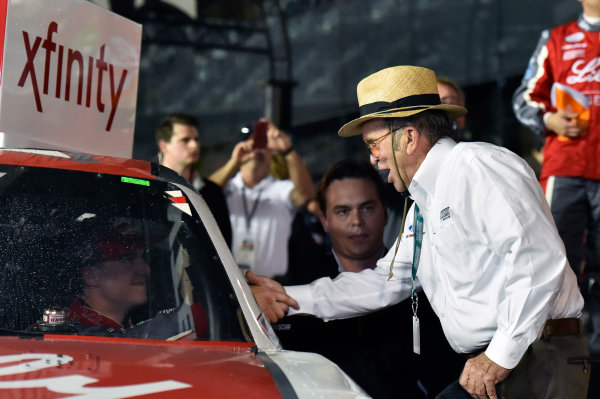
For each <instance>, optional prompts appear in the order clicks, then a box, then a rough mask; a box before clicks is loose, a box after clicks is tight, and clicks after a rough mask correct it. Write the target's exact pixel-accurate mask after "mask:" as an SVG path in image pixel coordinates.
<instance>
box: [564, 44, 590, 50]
mask: <svg viewBox="0 0 600 399" xmlns="http://www.w3.org/2000/svg"><path fill="white" fill-rule="evenodd" d="M585 47H587V43H575V44H564V45H562V46H561V48H560V49H561V50H573V49H574V48H585Z"/></svg>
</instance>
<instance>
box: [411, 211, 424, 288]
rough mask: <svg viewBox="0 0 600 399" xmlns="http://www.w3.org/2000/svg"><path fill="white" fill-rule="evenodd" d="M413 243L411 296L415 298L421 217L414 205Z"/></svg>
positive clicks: (420, 243) (421, 229) (419, 252)
mask: <svg viewBox="0 0 600 399" xmlns="http://www.w3.org/2000/svg"><path fill="white" fill-rule="evenodd" d="M413 226H414V227H415V242H414V251H413V261H412V296H416V295H417V293H416V290H415V280H416V278H417V270H419V259H420V258H421V247H422V245H423V215H421V212H420V211H419V206H418V205H417V204H416V203H415V220H414V223H413Z"/></svg>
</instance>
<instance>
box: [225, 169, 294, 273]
mask: <svg viewBox="0 0 600 399" xmlns="http://www.w3.org/2000/svg"><path fill="white" fill-rule="evenodd" d="M293 189H294V182H292V181H291V180H289V179H288V180H279V179H275V178H273V177H272V176H271V175H268V176H267V177H265V178H264V179H262V180H261V181H260V183H258V184H257V185H256V186H254V187H252V188H250V187H247V186H246V185H245V184H244V181H243V180H242V175H241V173H240V172H238V173H237V174H236V175H235V176H234V177H233V178H232V179H231V180H229V182H228V183H227V186H226V187H225V190H224V194H225V198H227V207H228V208H229V220H230V221H231V230H232V232H233V236H232V244H231V249H232V252H233V256H234V259H235V260H236V261H238V262H239V252H240V248H241V246H242V241H243V240H244V239H246V238H247V237H252V239H253V244H254V248H255V256H256V259H255V264H254V266H253V269H252V271H253V272H254V273H256V274H258V275H261V276H267V277H275V276H281V275H284V274H286V273H287V270H288V239H289V238H290V235H291V232H292V222H293V220H294V216H295V215H296V210H295V209H294V205H293V204H292V200H291V199H290V193H291V192H292V190H293ZM242 191H244V193H243V194H242ZM244 197H245V198H246V200H245V201H246V209H247V210H248V212H249V213H251V212H252V209H253V208H254V207H255V206H256V210H255V212H254V214H253V215H250V214H248V215H247V214H246V212H245V210H244ZM257 202H258V203H257ZM248 218H249V219H250V229H249V230H248V228H247V225H246V222H247V220H248Z"/></svg>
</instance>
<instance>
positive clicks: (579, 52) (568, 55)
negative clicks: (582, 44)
mask: <svg viewBox="0 0 600 399" xmlns="http://www.w3.org/2000/svg"><path fill="white" fill-rule="evenodd" d="M583 57H585V49H575V50H567V51H565V52H564V53H563V56H562V59H563V61H569V60H573V59H575V58H583Z"/></svg>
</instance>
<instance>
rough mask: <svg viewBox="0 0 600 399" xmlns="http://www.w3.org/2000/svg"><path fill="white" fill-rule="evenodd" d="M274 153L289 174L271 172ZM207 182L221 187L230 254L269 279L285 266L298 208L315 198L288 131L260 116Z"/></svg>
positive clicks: (280, 274) (279, 273)
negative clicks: (230, 234) (226, 210)
mask: <svg viewBox="0 0 600 399" xmlns="http://www.w3.org/2000/svg"><path fill="white" fill-rule="evenodd" d="M275 153H279V154H281V156H282V157H283V158H284V159H285V162H286V164H287V167H288V170H289V174H290V178H289V179H286V180H277V179H275V178H273V176H271V175H270V173H269V166H270V163H271V160H272V159H273V156H274V154H275ZM209 179H210V180H212V181H213V182H215V183H217V184H218V185H220V186H221V187H223V188H224V192H225V197H226V198H227V205H228V207H229V215H230V220H231V227H232V230H233V243H232V252H233V256H234V258H235V260H236V262H237V263H238V265H239V266H240V268H242V269H244V270H252V271H254V272H255V273H257V274H262V275H265V276H269V277H275V276H283V275H285V274H286V272H287V269H288V238H289V236H290V232H291V226H292V220H293V218H294V215H295V213H296V211H297V210H298V209H300V208H302V207H304V206H305V205H306V204H307V203H308V202H309V201H310V200H312V199H314V198H315V187H314V183H313V181H312V178H311V176H310V173H309V171H308V169H307V168H306V166H305V165H304V163H303V162H302V159H301V158H300V156H299V155H298V153H297V152H296V151H295V150H294V147H293V146H292V141H291V139H290V137H289V136H288V135H286V134H285V133H284V132H282V131H281V130H279V129H278V128H277V126H275V125H274V124H273V122H271V121H270V120H268V119H264V118H263V119H260V120H259V121H258V122H257V123H256V124H255V126H254V129H253V132H252V134H251V135H250V137H249V138H248V139H247V140H245V141H242V142H240V143H238V144H237V145H236V146H235V147H234V149H233V152H232V154H231V158H230V159H229V161H227V163H226V164H225V165H223V166H222V167H221V168H220V169H218V170H217V171H216V172H214V173H213V174H212V175H211V176H210V177H209Z"/></svg>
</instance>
